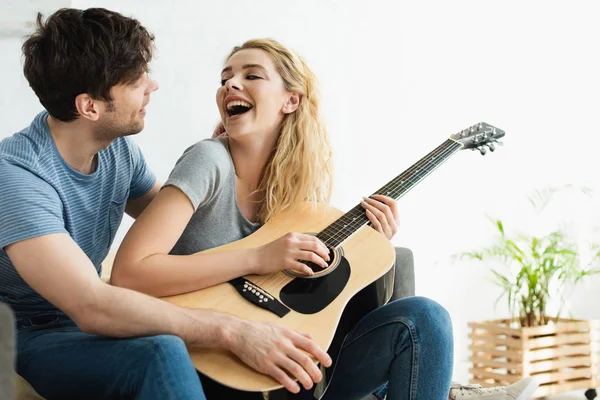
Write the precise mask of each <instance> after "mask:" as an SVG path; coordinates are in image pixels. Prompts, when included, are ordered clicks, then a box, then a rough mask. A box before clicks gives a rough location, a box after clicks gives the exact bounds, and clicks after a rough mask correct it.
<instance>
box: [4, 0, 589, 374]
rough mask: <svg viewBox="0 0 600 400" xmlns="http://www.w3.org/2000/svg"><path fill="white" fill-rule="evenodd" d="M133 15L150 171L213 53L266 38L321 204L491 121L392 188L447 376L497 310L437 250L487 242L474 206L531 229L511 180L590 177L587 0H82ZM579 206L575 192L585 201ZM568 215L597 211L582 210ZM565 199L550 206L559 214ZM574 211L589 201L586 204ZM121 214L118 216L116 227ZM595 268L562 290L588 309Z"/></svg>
mask: <svg viewBox="0 0 600 400" xmlns="http://www.w3.org/2000/svg"><path fill="white" fill-rule="evenodd" d="M72 4H73V5H74V6H76V7H81V8H86V7H90V6H104V7H107V8H111V9H114V10H116V11H120V12H123V13H125V14H127V15H134V16H135V17H137V18H139V19H140V20H141V21H142V22H143V23H144V24H145V25H146V26H147V27H148V28H149V29H150V30H151V31H153V32H154V33H155V34H156V44H157V47H158V57H157V59H156V60H155V62H154V63H153V71H154V72H153V75H154V77H155V78H156V79H157V80H158V81H159V83H160V85H161V88H160V90H159V91H158V92H156V93H155V94H153V96H152V102H151V104H150V106H149V108H148V111H149V113H148V116H147V123H146V127H147V128H146V129H145V130H144V132H143V133H142V134H140V135H139V136H138V137H137V141H138V143H139V144H140V146H141V147H142V149H143V150H144V153H145V155H146V158H147V161H148V162H149V164H150V165H151V166H152V167H153V169H154V170H155V172H156V173H157V175H158V177H159V178H160V179H161V180H164V179H166V177H167V176H168V173H169V171H170V169H171V167H172V166H173V164H174V162H175V161H176V159H177V158H178V156H179V155H180V154H181V152H182V151H183V150H184V149H185V148H186V147H187V146H188V145H190V144H191V143H193V142H195V141H197V140H200V139H202V138H205V137H208V136H209V135H210V133H211V132H212V128H213V126H214V125H215V123H216V122H217V119H218V113H217V109H216V106H215V104H214V94H215V90H216V89H217V87H218V81H219V78H220V77H219V71H220V67H221V65H222V62H223V60H224V57H225V55H226V54H227V53H228V51H229V50H230V49H231V47H232V46H234V45H236V44H240V43H242V42H243V41H244V40H246V39H249V38H254V37H263V36H269V37H274V38H276V39H278V40H280V41H282V42H283V43H285V44H287V45H289V46H290V47H292V48H294V49H296V50H297V51H299V52H300V53H301V54H302V55H304V56H305V57H306V58H307V60H308V62H309V64H310V65H311V66H312V67H313V69H314V70H315V71H316V73H317V75H318V76H319V77H320V79H321V82H322V85H323V89H324V94H325V112H326V115H327V117H328V122H329V128H330V132H331V135H332V140H333V143H334V146H335V151H336V169H337V181H336V188H335V192H334V198H333V204H334V205H336V206H337V207H339V208H341V209H348V208H350V207H352V206H353V205H354V204H356V203H357V202H358V201H359V198H360V196H363V195H368V194H370V193H372V192H373V191H374V190H376V189H377V188H378V187H380V186H381V185H382V184H383V183H385V182H387V181H388V180H389V179H391V178H392V177H393V176H395V175H397V174H399V173H400V172H401V171H402V170H404V169H405V168H407V167H408V166H410V165H411V164H412V163H413V162H415V161H416V160H417V159H418V158H420V157H421V156H422V155H424V154H425V153H426V152H428V151H429V150H431V149H432V148H433V147H435V146H437V145H438V144H439V143H440V142H441V141H442V140H444V139H445V138H447V136H448V135H449V134H452V133H455V132H458V131H459V130H461V129H463V128H465V127H467V126H468V125H471V124H473V123H476V122H478V121H486V122H489V123H492V124H495V125H497V126H498V127H500V128H502V129H504V130H506V131H507V137H506V140H505V143H506V146H505V147H503V148H501V149H500V150H499V151H497V152H496V153H494V154H491V155H488V156H486V157H481V156H480V155H479V154H478V153H473V152H461V153H460V154H458V155H456V156H455V157H454V158H453V159H452V160H450V161H449V162H448V163H447V164H446V165H445V166H443V167H442V168H441V169H439V170H438V171H437V172H435V173H434V174H433V175H432V176H431V177H429V178H428V179H427V180H426V181H424V182H423V184H422V185H420V186H419V187H418V188H416V189H415V190H414V191H413V192H411V193H409V194H408V195H407V196H406V197H405V198H403V199H402V200H401V202H400V206H401V210H402V229H401V232H400V233H399V234H398V235H397V237H396V238H395V239H394V243H395V244H396V245H402V246H407V247H410V248H411V249H413V251H414V253H415V259H416V268H417V270H416V272H417V292H418V294H420V295H424V296H429V297H431V298H433V299H435V300H437V301H439V302H440V303H441V304H443V305H444V306H445V307H446V308H447V309H448V310H449V311H450V313H451V315H452V317H453V320H454V326H455V332H456V334H455V336H456V337H455V339H456V345H457V348H456V350H457V351H456V360H457V362H458V364H457V370H456V376H457V377H458V378H461V379H465V378H466V367H465V363H464V361H465V360H466V359H467V357H468V354H467V339H466V338H467V329H466V323H467V321H471V320H481V319H492V318H496V317H503V316H505V315H506V312H505V309H504V308H503V307H502V304H501V305H500V306H499V308H498V309H497V310H494V306H493V304H494V301H495V298H496V297H497V296H498V294H499V293H500V292H499V290H498V289H496V288H495V287H494V286H492V285H491V284H490V283H488V282H487V281H486V280H485V277H486V276H487V275H488V274H487V273H486V271H485V269H484V268H483V266H482V265H475V264H466V263H462V264H458V265H452V264H451V263H450V261H449V256H450V255H451V254H453V253H455V252H458V251H460V250H466V249H469V248H472V247H473V246H478V245H483V244H486V243H489V242H490V240H491V233H492V230H491V226H490V225H489V223H488V222H487V219H486V214H489V215H492V216H497V217H501V218H504V219H506V221H507V223H509V224H511V225H512V226H514V227H516V228H519V229H521V230H531V229H534V227H533V226H532V225H531V224H530V222H529V221H530V218H529V214H528V213H527V207H526V205H525V204H526V203H525V197H524V196H525V194H527V193H528V192H529V191H530V190H532V189H535V188H538V187H543V186H546V185H560V184H565V183H574V184H585V185H588V186H591V187H594V188H599V185H598V182H597V178H598V170H599V168H598V167H599V164H600V162H599V161H598V159H597V157H596V153H597V149H596V148H597V146H598V145H599V144H600V131H599V128H598V126H597V124H596V119H597V118H596V116H597V114H598V108H599V106H600V104H599V99H598V93H600V77H599V71H600V61H599V57H598V51H599V50H598V39H597V38H598V37H600V25H599V24H598V23H597V15H598V11H599V7H598V6H597V5H596V3H595V2H593V1H577V2H570V3H568V4H567V3H566V2H556V1H529V2H523V1H475V0H473V1H465V0H461V1H452V2H445V1H441V0H440V1H420V2H408V1H405V2H402V1H372V2H366V1H341V0H335V1H334V0H329V1H325V0H310V1H307V0H305V1H302V2H282V1H275V0H270V1H266V0H263V1H253V2H249V1H242V0H231V1H227V2H216V1H191V0H189V1H183V0H180V1H171V2H163V1H148V0H145V1H141V0H140V1H134V0H123V1H116V0H113V1H109V0H106V1H86V0H75V1H73V2H72ZM19 46H20V41H19V40H18V39H16V38H9V39H3V40H0V54H2V57H3V58H2V64H1V65H0V87H2V92H1V93H0V120H2V121H3V124H2V128H1V129H0V137H4V136H8V135H9V134H11V133H12V132H14V131H15V130H17V129H19V128H21V127H23V126H25V125H26V124H28V122H29V121H30V120H31V118H32V117H33V115H34V113H35V112H36V110H38V109H39V108H40V106H39V105H38V103H37V101H36V99H35V97H34V96H33V94H32V93H31V91H30V89H28V87H27V84H26V82H25V81H24V80H23V78H22V76H21V75H22V74H21V71H20V68H21V66H20V55H19ZM590 204H591V203H590ZM595 204H596V203H593V204H592V205H585V207H587V208H584V206H579V208H578V211H579V214H578V215H579V216H578V217H577V218H579V219H580V220H582V219H584V218H589V219H590V220H591V221H592V222H596V223H598V222H600V220H599V219H598V214H597V211H596V210H597V208H594V205H595ZM569 212H570V211H569V210H567V209H566V208H565V209H559V210H558V211H557V213H558V215H559V217H560V216H561V215H562V214H564V216H567V215H570V214H568V213H569ZM588 213H589V214H588ZM127 226H128V224H125V226H124V227H123V229H122V232H121V236H119V237H122V234H123V233H124V231H125V229H126V228H127ZM599 282H600V281H599V280H598V279H593V280H589V281H588V282H586V283H585V284H583V285H582V286H581V288H580V289H579V290H578V291H577V292H576V293H575V295H574V297H573V298H572V300H571V302H570V306H571V307H570V311H571V312H572V314H573V315H574V316H576V317H586V318H598V317H600V310H599V309H598V308H597V306H596V305H597V304H598V300H600V295H599V294H598V291H597V290H594V285H597V284H598V283H599Z"/></svg>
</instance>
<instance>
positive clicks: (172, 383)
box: [17, 297, 453, 400]
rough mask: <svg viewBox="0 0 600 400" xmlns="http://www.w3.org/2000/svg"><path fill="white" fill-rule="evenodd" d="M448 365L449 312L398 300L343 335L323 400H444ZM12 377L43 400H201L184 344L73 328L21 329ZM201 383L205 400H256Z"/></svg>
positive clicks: (64, 325)
mask: <svg viewBox="0 0 600 400" xmlns="http://www.w3.org/2000/svg"><path fill="white" fill-rule="evenodd" d="M452 362H453V343H452V326H451V322H450V317H449V316H448V313H447V312H446V310H445V309H444V308H442V307H441V306H440V305H439V304H437V303H435V302H434V301H432V300H429V299H426V298H423V297H409V298H405V299H401V300H396V301H394V302H391V303H389V304H387V305H385V306H383V307H380V308H378V309H377V310H375V311H373V312H371V313H370V314H368V315H367V316H365V317H364V318H363V319H362V320H360V321H359V322H358V324H357V325H356V326H355V327H354V329H353V330H352V331H351V332H350V333H349V334H348V336H347V337H346V339H345V341H344V344H343V347H342V351H341V353H340V356H339V361H338V363H337V366H336V369H335V373H334V375H333V378H332V381H331V383H330V385H329V388H328V389H327V392H326V393H325V395H324V397H323V399H324V400H338V399H340V400H352V399H357V400H358V399H362V398H364V397H365V396H367V395H368V394H369V393H373V392H377V391H380V389H381V388H382V387H383V388H384V389H385V387H386V386H387V399H388V400H447V398H448V391H449V387H450V380H451V374H452ZM17 372H18V373H19V374H20V375H21V376H23V377H24V378H25V379H27V381H29V383H31V384H32V385H33V387H34V388H35V389H36V390H37V391H38V392H39V393H40V394H41V395H42V396H44V397H46V398H47V399H48V400H51V399H53V398H59V399H69V398H85V399H95V398H97V399H101V398H140V399H192V398H193V399H205V396H204V394H203V390H202V385H201V383H200V380H199V379H198V376H197V374H196V372H195V370H194V367H193V365H192V363H191V361H190V359H189V357H188V355H187V352H186V349H185V346H184V344H183V342H182V341H181V339H179V338H177V337H174V336H167V335H162V336H152V337H145V338H134V339H111V338H104V337H100V336H94V335H88V334H85V333H82V332H81V331H80V330H79V329H78V328H77V327H76V326H75V325H74V324H73V323H72V322H70V321H64V322H59V323H55V324H53V325H52V326H44V327H31V328H25V329H22V330H21V331H20V332H19V334H18V357H17ZM203 382H205V383H207V385H206V386H207V387H206V389H207V397H208V399H209V400H213V399H215V400H216V399H221V398H223V399H225V398H226V399H229V398H234V399H242V398H260V397H259V396H258V395H257V394H249V393H246V394H242V393H240V392H234V391H231V390H230V389H225V388H222V389H223V392H219V389H218V388H217V389H215V388H214V385H212V384H211V383H210V382H206V381H205V380H204V378H203ZM215 390H216V391H215ZM216 393H219V394H218V395H217V394H216ZM223 396H225V397H223ZM292 397H294V396H292ZM298 397H299V398H305V396H302V395H300V396H298Z"/></svg>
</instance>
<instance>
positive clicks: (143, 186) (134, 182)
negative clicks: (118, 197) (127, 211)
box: [126, 138, 156, 200]
mask: <svg viewBox="0 0 600 400" xmlns="http://www.w3.org/2000/svg"><path fill="white" fill-rule="evenodd" d="M126 140H127V146H128V147H129V151H130V152H131V157H132V162H133V176H132V177H131V186H130V191H129V199H130V200H132V199H137V198H138V197H142V196H143V195H145V194H146V193H148V192H149V191H150V189H152V186H154V183H155V182H156V176H154V174H153V173H152V171H151V170H150V168H148V165H146V160H145V159H144V155H143V154H142V151H141V150H140V148H139V147H138V145H137V144H135V142H134V141H133V140H131V139H130V138H126Z"/></svg>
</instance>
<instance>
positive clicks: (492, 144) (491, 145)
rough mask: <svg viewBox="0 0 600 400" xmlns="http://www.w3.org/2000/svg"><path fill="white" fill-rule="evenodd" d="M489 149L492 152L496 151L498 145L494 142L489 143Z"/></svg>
mask: <svg viewBox="0 0 600 400" xmlns="http://www.w3.org/2000/svg"><path fill="white" fill-rule="evenodd" d="M487 147H488V148H489V149H490V151H494V150H496V145H495V144H494V143H493V142H490V143H488V144H487Z"/></svg>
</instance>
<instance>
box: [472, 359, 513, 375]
mask: <svg viewBox="0 0 600 400" xmlns="http://www.w3.org/2000/svg"><path fill="white" fill-rule="evenodd" d="M469 361H471V362H472V363H473V367H492V368H505V369H507V370H509V371H516V372H518V373H521V372H522V371H523V366H522V364H521V363H519V362H514V361H502V360H490V359H487V358H484V357H473V356H471V357H469ZM481 364H482V365H481Z"/></svg>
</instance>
